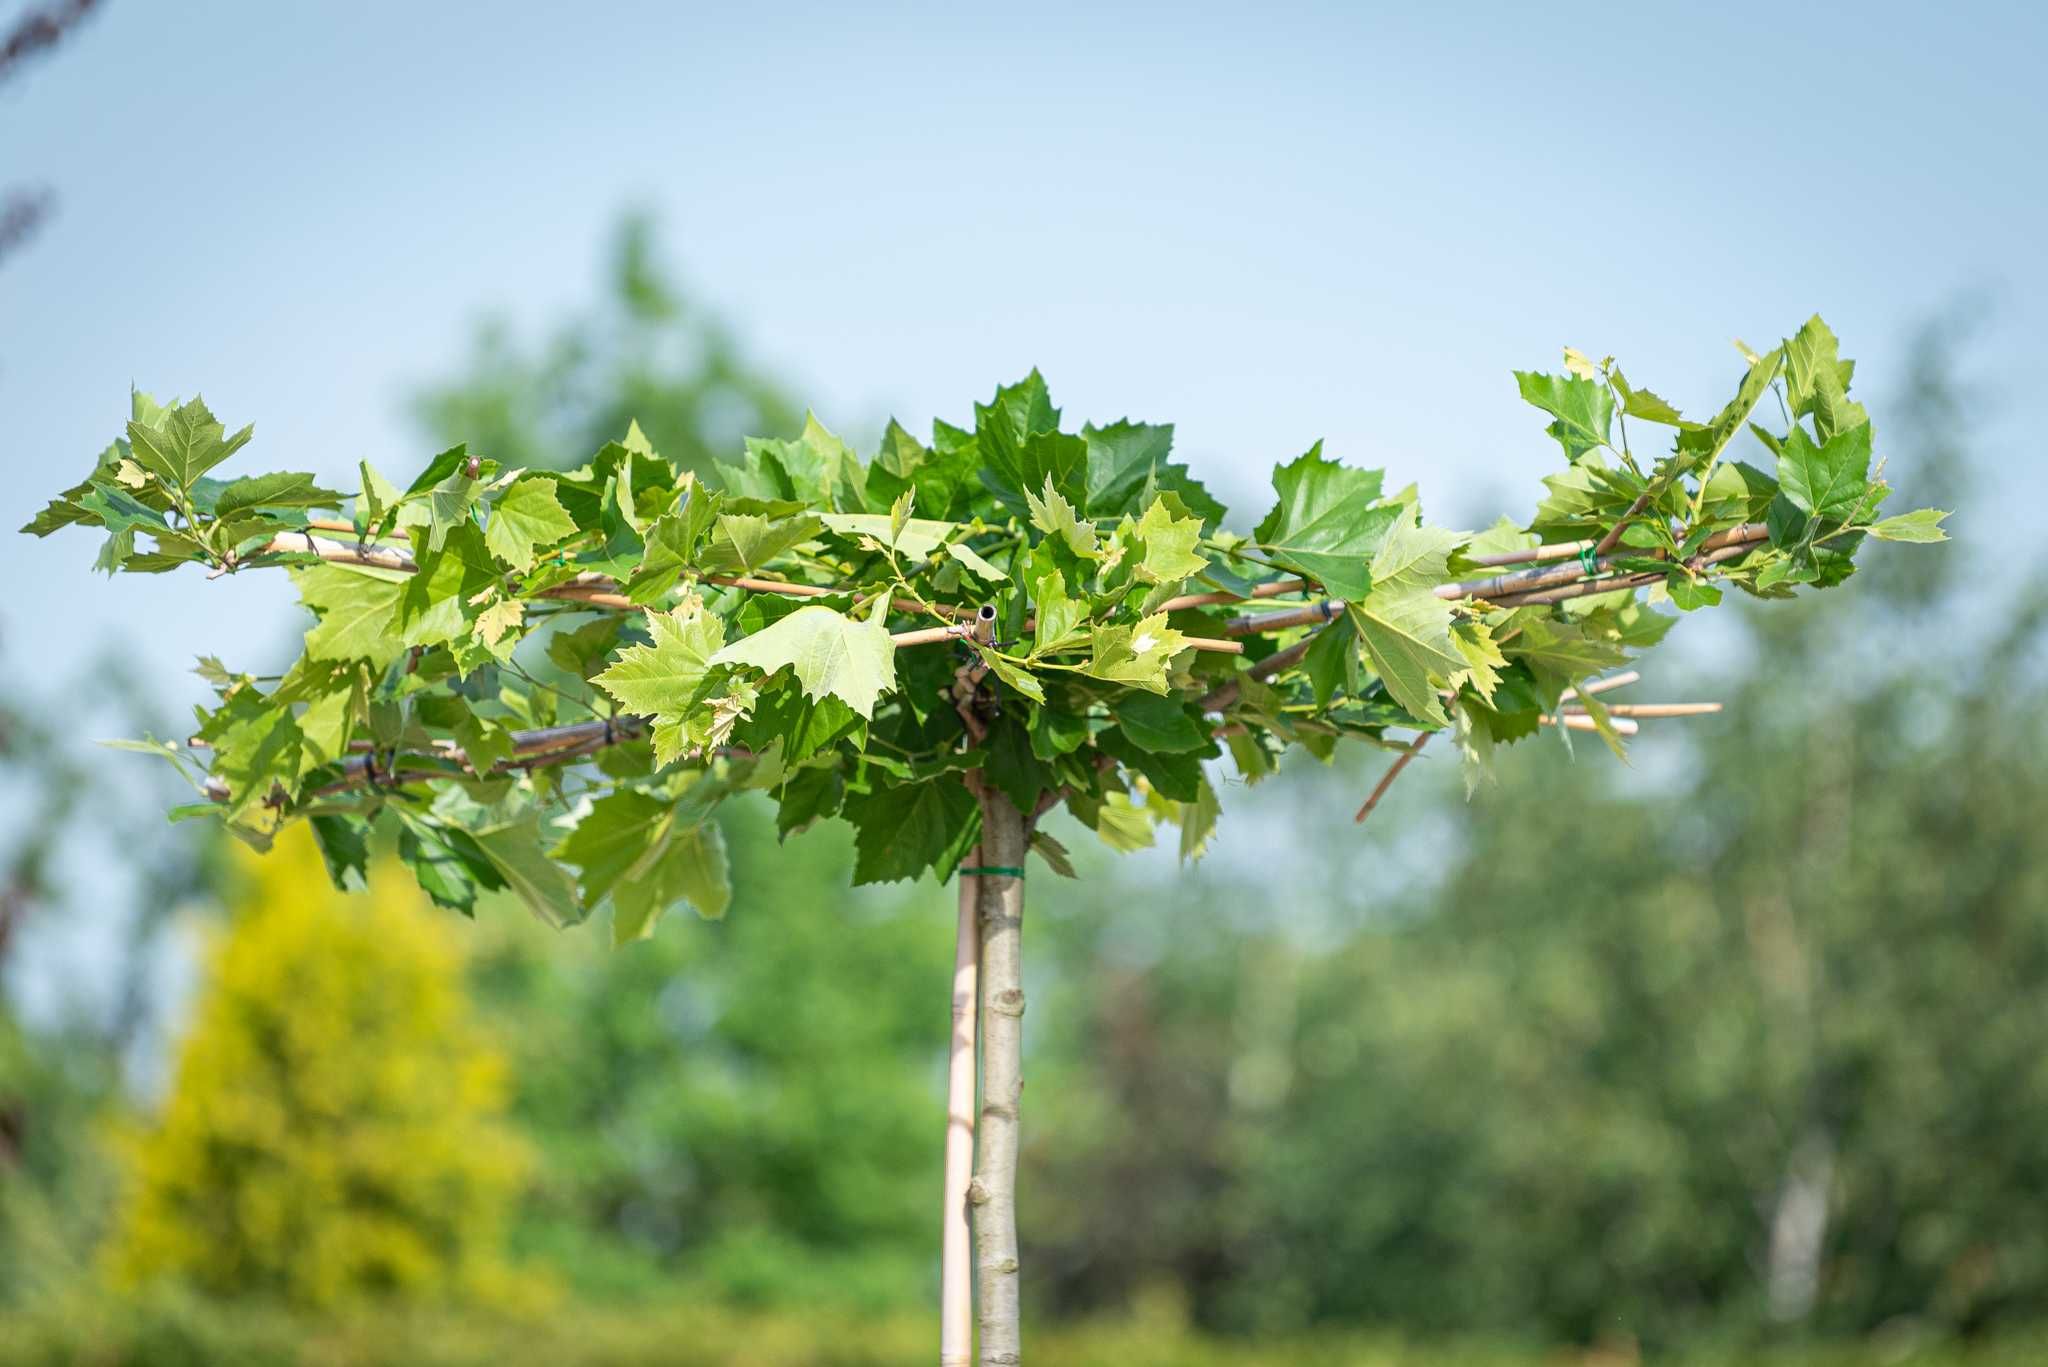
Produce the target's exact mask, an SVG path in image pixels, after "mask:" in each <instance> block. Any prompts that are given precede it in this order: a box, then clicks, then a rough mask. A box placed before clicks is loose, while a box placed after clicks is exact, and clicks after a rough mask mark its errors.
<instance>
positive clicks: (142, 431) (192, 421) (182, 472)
mask: <svg viewBox="0 0 2048 1367" xmlns="http://www.w3.org/2000/svg"><path fill="white" fill-rule="evenodd" d="M254 430H255V429H254V428H250V427H244V428H243V429H242V430H241V431H239V432H237V433H235V435H233V436H232V437H230V436H226V435H225V433H226V429H225V428H223V427H222V426H221V425H220V423H219V422H217V421H215V420H214V416H213V414H212V413H210V412H208V411H207V408H206V404H205V402H204V401H203V400H201V399H199V398H197V397H196V396H195V397H194V398H193V399H192V401H191V402H189V403H183V404H179V405H178V406H176V407H175V408H165V409H160V410H157V411H156V413H155V414H154V415H153V417H138V418H137V419H136V420H134V421H131V422H130V423H129V424H128V447H129V450H130V451H131V452H132V453H133V455H134V457H135V461H136V463H137V464H138V465H140V466H142V467H143V468H144V469H145V470H148V471H149V472H150V473H151V474H153V475H156V476H157V477H159V478H160V479H162V480H163V481H164V482H165V483H167V484H170V485H172V486H173V487H174V488H177V489H180V490H183V489H188V488H190V487H191V486H192V483H193V481H194V480H196V479H198V478H199V477H200V476H201V475H203V474H205V473H206V472H207V471H208V470H211V469H212V468H213V467H214V466H216V465H218V464H220V463H221V462H222V461H224V460H226V459H227V458H228V457H229V456H232V455H233V454H234V453H235V452H237V451H239V450H241V449H242V448H243V447H244V446H246V445H248V444H249V437H250V435H251V434H252V433H253V432H254Z"/></svg>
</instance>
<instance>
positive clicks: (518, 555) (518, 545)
mask: <svg viewBox="0 0 2048 1367" xmlns="http://www.w3.org/2000/svg"><path fill="white" fill-rule="evenodd" d="M575 534H576V522H575V520H574V519H573V518H571V517H570V516H569V514H568V513H566V512H564V511H563V509H562V504H561V501H560V500H559V499H557V498H556V497H555V482H554V481H553V480H552V479H549V478H548V477H547V476H545V475H527V476H524V477H522V478H520V479H517V480H514V481H513V482H512V484H511V486H510V487H509V488H507V489H506V490H505V491H504V492H503V493H501V494H499V495H498V497H497V498H496V499H495V500H494V501H493V502H492V504H491V511H490V519H489V520H488V521H486V522H485V523H484V544H485V545H486V546H487V547H489V548H490V552H491V554H492V555H495V556H497V557H498V559H500V560H502V561H504V562H505V563H506V564H508V565H510V566H511V567H512V568H513V569H515V570H524V569H530V568H532V566H533V560H534V548H535V547H537V546H552V545H554V544H555V543H556V542H557V541H561V540H563V539H564V538H566V537H571V536H574V535H575Z"/></svg>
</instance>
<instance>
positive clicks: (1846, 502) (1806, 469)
mask: <svg viewBox="0 0 2048 1367" xmlns="http://www.w3.org/2000/svg"><path fill="white" fill-rule="evenodd" d="M1869 482H1870V425H1869V424H1868V423H1865V424H1863V425H1862V426H1860V427H1852V428H1849V429H1848V430H1847V431H1844V432H1839V433H1837V434H1836V435H1835V437H1834V438H1833V439H1832V440H1831V441H1829V442H1828V443H1827V444H1826V445H1824V446H1815V445H1814V444H1813V439H1812V438H1811V437H1808V436H1807V435H1806V431H1805V429H1804V428H1794V429H1793V430H1792V432H1791V434H1790V435H1789V436H1787V437H1786V439H1785V450H1784V454H1783V455H1781V456H1779V457H1778V486H1779V487H1780V488H1781V489H1783V490H1784V493H1785V497H1786V498H1788V499H1790V500H1791V501H1792V504H1793V506H1794V507H1796V508H1798V509H1799V510H1800V511H1801V512H1805V513H1811V514H1813V515H1814V516H1816V517H1819V518H1821V519H1823V520H1825V521H1830V522H1839V521H1841V520H1842V519H1843V518H1845V517H1847V516H1848V515H1849V513H1850V512H1851V511H1852V510H1853V509H1854V508H1855V507H1856V504H1857V502H1858V501H1859V500H1860V499H1862V498H1863V496H1864V492H1865V490H1866V489H1867V488H1868V487H1869Z"/></svg>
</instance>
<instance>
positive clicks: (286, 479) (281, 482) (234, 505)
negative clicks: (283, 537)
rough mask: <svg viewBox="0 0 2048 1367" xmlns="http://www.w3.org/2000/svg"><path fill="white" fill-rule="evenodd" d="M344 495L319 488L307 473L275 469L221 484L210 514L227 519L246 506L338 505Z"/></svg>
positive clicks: (308, 506)
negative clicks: (264, 473)
mask: <svg viewBox="0 0 2048 1367" xmlns="http://www.w3.org/2000/svg"><path fill="white" fill-rule="evenodd" d="M346 497H347V495H345V494H338V493H336V492H335V491H334V490H332V489H323V488H321V487H320V486H319V484H318V483H317V482H316V481H315V480H314V478H313V476H311V475H308V474H300V473H297V472H295V471H278V472H276V473H273V474H267V475H249V476H247V477H245V478H243V479H238V480H235V481H234V482H233V483H231V484H227V485H224V486H222V488H221V490H220V492H219V493H218V494H217V495H215V497H214V501H213V514H214V516H215V517H219V518H227V517H230V516H232V515H234V514H235V513H239V512H241V511H243V510H244V509H247V508H340V507H341V503H342V500H343V499H344V498H346Z"/></svg>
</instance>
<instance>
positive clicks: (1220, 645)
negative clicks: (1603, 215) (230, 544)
mask: <svg viewBox="0 0 2048 1367" xmlns="http://www.w3.org/2000/svg"><path fill="white" fill-rule="evenodd" d="M263 553H266V554H299V555H304V554H312V555H317V556H319V557H320V558H321V559H322V560H325V561H328V562H330V563H333V564H343V565H363V566H369V567H373V568H376V569H385V570H395V571H398V572H399V573H402V574H414V573H417V572H418V570H419V565H418V564H417V563H416V562H415V561H414V560H413V558H412V555H411V554H410V553H409V552H406V551H403V550H400V549H398V548H397V547H394V546H377V545H372V544H370V543H368V542H351V543H344V542H339V541H333V540H330V539H328V538H327V537H322V536H313V535H311V534H309V533H306V532H280V533H278V534H277V535H276V536H274V537H272V538H271V539H270V542H269V543H268V544H267V545H266V546H264V548H263ZM708 582H712V583H719V582H722V581H721V577H720V576H710V577H709V579H708ZM731 586H732V587H739V588H749V589H752V590H754V591H756V592H762V593H781V594H793V595H794V596H797V597H804V598H810V597H820V596H823V595H826V594H837V593H844V592H849V590H844V589H830V588H820V587H818V586H816V585H811V584H784V583H781V582H780V581H778V580H771V579H750V580H740V579H734V580H732V581H731ZM535 596H536V597H540V598H552V599H557V600H563V601H569V602H576V603H581V604H584V605H585V606H587V607H594V608H603V609H605V610H607V611H611V612H634V611H637V610H639V609H641V608H644V607H646V606H647V605H646V604H644V603H635V602H633V601H632V600H631V599H630V598H627V597H626V596H625V595H624V594H621V593H619V592H617V586H616V584H614V583H613V581H611V580H609V579H606V578H604V577H603V576H601V575H590V576H579V579H578V581H577V582H573V583H568V584H555V585H551V586H550V587H548V588H545V589H542V590H541V591H540V592H539V593H538V594H536V595H535ZM891 601H892V605H893V606H894V607H896V608H897V609H898V610H900V611H904V612H923V611H925V610H926V609H927V607H930V608H932V609H935V610H937V611H939V612H941V613H943V614H944V615H946V616H952V617H959V618H962V619H963V620H962V621H959V622H954V623H952V624H950V625H947V626H942V627H923V628H919V629H917V630H913V631H897V632H892V633H890V639H891V640H892V641H894V642H895V644H897V645H898V646H923V645H933V644H936V643H938V642H940V641H951V640H957V639H959V638H962V637H965V636H967V635H968V634H970V624H969V623H968V622H967V621H966V620H964V619H966V618H969V617H971V616H973V615H974V614H975V613H976V611H977V609H974V608H968V607H960V606H957V605H954V604H947V603H940V604H929V605H927V604H922V603H918V602H915V601H913V600H910V599H906V598H897V599H893V600H891ZM1187 648H1188V649H1190V650H1205V651H1210V652H1213V653H1217V654H1223V655H1242V654H1243V653H1244V646H1243V645H1242V644H1240V643H1239V642H1237V641H1230V640H1222V639H1218V638H1215V637H1208V636H1190V637H1188V638H1187Z"/></svg>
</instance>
